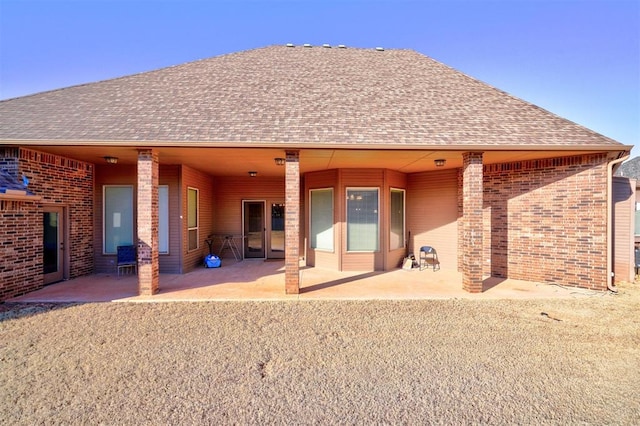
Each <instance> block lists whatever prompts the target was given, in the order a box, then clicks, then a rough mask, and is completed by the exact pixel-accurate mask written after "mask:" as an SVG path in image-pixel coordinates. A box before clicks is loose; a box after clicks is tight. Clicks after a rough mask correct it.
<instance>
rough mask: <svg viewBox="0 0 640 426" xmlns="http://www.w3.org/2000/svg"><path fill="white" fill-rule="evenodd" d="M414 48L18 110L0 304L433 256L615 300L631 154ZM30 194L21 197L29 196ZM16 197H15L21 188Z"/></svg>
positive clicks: (278, 57) (204, 67) (304, 58)
mask: <svg viewBox="0 0 640 426" xmlns="http://www.w3.org/2000/svg"><path fill="white" fill-rule="evenodd" d="M630 148H631V147H630V146H625V145H622V144H620V143H618V142H616V141H614V140H611V139H609V138H607V137H605V136H602V135H600V134H597V133H595V132H593V131H591V130H589V129H586V128H584V127H582V126H580V125H577V124H575V123H572V122H570V121H568V120H566V119H563V118H561V117H558V116H556V115H554V114H552V113H550V112H548V111H545V110H543V109H541V108H539V107H537V106H535V105H532V104H530V103H527V102H525V101H523V100H520V99H518V98H515V97H513V96H511V95H509V94H507V93H505V92H503V91H500V90H498V89H496V88H493V87H491V86H489V85H487V84H484V83H482V82H480V81H478V80H475V79H473V78H471V77H469V76H466V75H464V74H462V73H460V72H458V71H456V70H454V69H451V68H449V67H447V66H445V65H443V64H441V63H439V62H437V61H435V60H433V59H431V58H429V57H426V56H424V55H422V54H420V53H418V52H415V51H411V50H382V49H356V48H350V47H343V46H340V47H326V46H322V47H318V46H313V47H308V46H291V45H287V46H270V47H265V48H259V49H254V50H249V51H243V52H238V53H233V54H228V55H223V56H218V57H213V58H210V59H205V60H201V61H196V62H191V63H187V64H184V65H178V66H174V67H169V68H165V69H160V70H157V71H151V72H146V73H141V74H136V75H131V76H126V77H122V78H117V79H113V80H107V81H101V82H96V83H90V84H85V85H80V86H74V87H69V88H64V89H60V90H55V91H50V92H45V93H39V94H35V95H31V96H25V97H20V98H16V99H10V100H5V101H2V102H0V169H3V170H4V173H5V174H6V175H8V176H11V178H12V180H11V182H13V183H12V186H16V183H15V182H18V185H17V186H19V183H20V182H22V178H23V177H25V178H26V179H28V182H29V183H28V185H27V186H26V187H24V188H14V191H5V192H4V193H0V236H2V238H1V240H2V243H0V256H1V257H0V297H1V298H8V297H11V296H14V295H18V294H22V293H25V292H28V291H31V290H34V289H37V288H39V287H41V286H43V285H45V284H46V283H48V282H54V281H57V280H61V279H68V278H74V277H77V276H81V275H86V274H92V273H104V272H114V271H115V264H116V262H117V260H116V248H117V246H118V245H123V244H135V245H136V246H137V255H138V281H139V292H140V294H153V293H155V292H156V291H158V274H160V273H186V272H188V271H190V270H192V269H194V268H196V267H202V260H203V258H204V256H205V255H206V254H207V253H208V252H209V244H211V246H212V249H213V251H214V252H218V251H219V250H220V249H221V248H225V249H226V250H224V251H222V252H221V253H219V254H221V255H222V256H223V257H225V258H229V259H233V257H234V256H235V257H239V258H240V259H250V258H255V259H272V258H276V259H278V258H282V259H284V263H285V279H284V282H283V291H286V292H287V293H297V292H299V290H300V281H299V276H300V274H299V268H300V266H301V265H308V266H314V267H321V268H331V269H335V270H343V271H373V270H376V271H385V270H391V269H394V268H397V267H399V266H400V264H401V262H402V260H403V258H404V257H405V256H406V255H407V253H415V254H416V255H417V253H418V251H419V248H420V247H421V246H423V245H429V246H432V247H434V248H436V249H437V252H438V258H439V261H440V266H441V268H442V269H454V270H459V271H461V273H462V277H463V287H464V288H465V289H466V290H467V291H469V292H481V291H482V289H483V280H484V279H485V278H486V277H488V276H493V277H504V278H514V279H523V280H531V281H541V282H550V283H557V284H561V285H567V286H576V287H584V288H590V289H595V290H606V289H607V288H608V287H611V286H612V285H614V283H613V281H612V279H611V272H612V270H613V269H612V252H613V249H612V247H613V232H612V212H611V210H612V209H611V206H612V204H613V199H612V193H613V191H612V187H613V184H612V179H613V178H612V176H613V171H614V168H615V167H617V164H618V163H620V162H621V161H622V160H623V159H624V158H625V156H627V155H628V153H629V151H630ZM21 189H22V190H24V193H20V190H21ZM16 191H17V192H16Z"/></svg>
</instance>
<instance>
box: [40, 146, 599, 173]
mask: <svg viewBox="0 0 640 426" xmlns="http://www.w3.org/2000/svg"><path fill="white" fill-rule="evenodd" d="M30 148H33V149H36V150H39V151H44V152H49V153H52V154H58V155H62V156H65V157H69V158H73V159H77V160H81V161H85V162H88V163H94V164H98V165H103V164H105V160H104V157H105V156H111V157H117V158H118V164H125V165H126V164H129V165H135V164H136V162H137V155H138V153H137V149H136V147H133V146H129V147H126V146H33V145H32V146H30ZM156 149H157V151H158V153H159V159H160V164H184V165H187V166H189V167H192V168H195V169H197V170H200V171H202V172H205V173H207V174H210V175H212V176H246V175H247V172H248V171H250V170H251V171H257V172H258V175H259V176H282V175H283V174H284V167H282V166H277V165H276V164H275V161H274V159H275V158H278V157H280V158H284V157H285V151H284V149H277V148H209V147H203V148H196V147H186V148H176V147H159V148H156ZM587 152H593V151H581V150H553V151H540V150H536V151H517V150H516V151H513V150H510V151H507V150H504V151H485V153H484V163H485V164H494V163H504V162H511V161H522V160H535V159H541V158H553V157H565V156H572V155H579V154H584V153H587ZM462 153H463V151H434V150H408V149H400V150H371V149H369V150H367V149H360V150H358V149H301V150H300V172H301V173H302V174H304V173H307V172H313V171H319V170H329V169H339V168H384V169H392V170H397V171H400V172H403V173H416V172H423V171H429V170H436V169H438V170H442V169H450V168H459V167H462ZM435 159H444V160H446V164H445V165H444V166H442V167H436V166H435V164H434V160H435Z"/></svg>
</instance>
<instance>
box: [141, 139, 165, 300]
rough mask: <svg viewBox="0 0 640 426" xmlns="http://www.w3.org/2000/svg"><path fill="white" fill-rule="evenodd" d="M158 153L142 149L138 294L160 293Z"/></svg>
mask: <svg viewBox="0 0 640 426" xmlns="http://www.w3.org/2000/svg"><path fill="white" fill-rule="evenodd" d="M159 270H160V268H159V264H158V153H157V151H155V150H153V149H141V150H139V151H138V294H139V295H140V296H150V295H152V294H154V293H157V292H158V283H159V280H160V276H159Z"/></svg>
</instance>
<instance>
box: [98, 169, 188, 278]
mask: <svg viewBox="0 0 640 426" xmlns="http://www.w3.org/2000/svg"><path fill="white" fill-rule="evenodd" d="M159 172H160V180H159V185H168V186H169V254H168V255H166V254H161V255H160V260H159V262H160V272H161V273H163V274H164V273H172V274H175V273H180V257H181V244H180V238H181V236H180V235H181V234H180V226H181V220H180V184H179V179H180V166H162V165H161V166H160V170H159ZM137 173H138V172H137V167H136V166H135V165H120V164H110V165H99V166H96V182H95V186H94V206H95V216H94V235H95V238H94V240H93V256H94V262H95V265H96V266H95V267H96V272H100V273H113V272H115V271H116V266H115V265H116V255H105V254H102V244H103V241H102V239H103V237H104V235H103V229H102V225H103V224H102V219H103V218H102V215H103V213H104V210H103V204H102V203H103V186H104V185H131V186H132V187H133V192H134V200H133V201H134V203H133V211H134V218H135V215H136V214H137V213H136V212H137V203H136V200H135V194H136V189H137V183H138V175H137ZM133 241H134V243H136V241H137V236H136V235H135V220H134V237H133Z"/></svg>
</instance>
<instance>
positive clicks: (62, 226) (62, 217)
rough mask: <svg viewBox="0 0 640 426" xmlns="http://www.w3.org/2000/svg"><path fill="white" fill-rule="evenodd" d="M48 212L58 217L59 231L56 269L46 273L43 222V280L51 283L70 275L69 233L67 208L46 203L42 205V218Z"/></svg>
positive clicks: (57, 235) (57, 234)
mask: <svg viewBox="0 0 640 426" xmlns="http://www.w3.org/2000/svg"><path fill="white" fill-rule="evenodd" d="M46 213H55V214H57V217H58V223H57V233H56V242H55V244H56V248H55V249H56V250H55V253H56V254H57V259H56V263H57V265H56V271H53V272H50V273H46V274H45V273H44V256H45V247H44V246H45V235H44V222H43V224H42V260H43V262H42V265H43V266H42V268H43V269H42V280H43V283H44V284H51V283H54V282H58V281H62V280H63V279H65V278H66V277H67V276H68V273H67V270H66V269H67V265H68V262H67V253H68V250H67V247H66V246H67V244H66V242H67V235H66V223H67V221H66V209H65V208H64V207H63V206H53V205H48V206H47V205H45V206H43V207H42V219H43V221H44V216H45V214H46Z"/></svg>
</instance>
